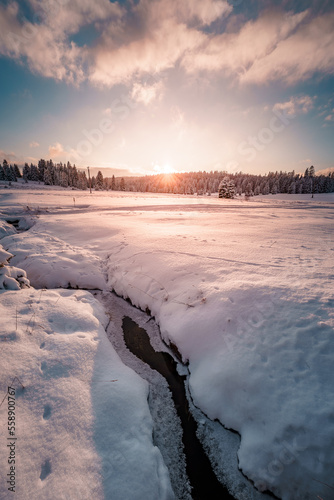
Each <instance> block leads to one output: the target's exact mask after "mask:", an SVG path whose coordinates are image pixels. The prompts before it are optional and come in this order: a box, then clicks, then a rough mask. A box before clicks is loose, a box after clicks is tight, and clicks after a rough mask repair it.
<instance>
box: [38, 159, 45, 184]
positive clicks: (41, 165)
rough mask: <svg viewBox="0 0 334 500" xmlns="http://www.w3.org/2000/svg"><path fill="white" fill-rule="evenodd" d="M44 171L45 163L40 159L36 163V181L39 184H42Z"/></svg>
mask: <svg viewBox="0 0 334 500" xmlns="http://www.w3.org/2000/svg"><path fill="white" fill-rule="evenodd" d="M45 169H46V161H45V160H43V159H40V160H39V162H38V180H39V181H41V182H44V175H45Z"/></svg>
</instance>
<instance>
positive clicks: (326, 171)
mask: <svg viewBox="0 0 334 500" xmlns="http://www.w3.org/2000/svg"><path fill="white" fill-rule="evenodd" d="M316 174H317V175H328V174H334V167H329V168H323V169H322V170H318V171H317V172H316Z"/></svg>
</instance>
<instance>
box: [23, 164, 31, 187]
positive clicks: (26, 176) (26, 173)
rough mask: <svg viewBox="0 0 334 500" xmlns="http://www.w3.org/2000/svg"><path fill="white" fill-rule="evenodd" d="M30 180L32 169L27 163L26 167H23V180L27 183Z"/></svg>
mask: <svg viewBox="0 0 334 500" xmlns="http://www.w3.org/2000/svg"><path fill="white" fill-rule="evenodd" d="M29 178H30V167H29V165H28V163H25V164H24V167H23V180H24V182H25V183H27V182H28V179H29Z"/></svg>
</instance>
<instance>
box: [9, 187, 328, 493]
mask: <svg viewBox="0 0 334 500" xmlns="http://www.w3.org/2000/svg"><path fill="white" fill-rule="evenodd" d="M9 194H10V193H8V195H7V198H6V200H5V202H7V204H8V203H10V206H11V207H12V210H13V211H14V210H16V211H17V210H18V207H19V206H22V205H23V204H24V198H25V197H27V196H29V197H30V202H31V201H34V200H35V203H36V204H37V202H38V206H39V210H40V215H39V219H38V221H36V224H35V225H34V227H33V228H32V230H30V231H29V233H24V234H22V235H14V236H7V237H6V238H4V239H3V240H2V243H3V246H4V248H6V249H7V250H9V251H10V252H11V253H13V254H15V257H14V258H13V260H12V261H13V263H14V264H15V265H17V266H20V267H22V268H23V269H25V270H27V271H28V277H29V279H30V280H31V282H32V283H42V282H43V280H44V283H45V285H44V286H64V284H63V283H64V281H65V282H66V280H65V279H61V280H60V281H61V283H59V281H57V280H59V277H58V274H59V273H60V269H61V266H62V265H64V260H65V262H66V258H68V259H69V260H70V261H71V262H72V261H73V262H76V263H77V267H76V268H75V269H73V274H72V275H73V278H72V280H73V283H74V284H77V285H78V286H80V287H81V286H83V285H82V284H81V283H82V279H83V278H82V275H81V273H82V272H83V271H85V272H86V270H87V269H88V270H89V276H88V277H85V282H86V284H89V282H90V277H92V276H97V277H98V280H99V282H100V286H99V288H102V287H103V284H102V281H103V276H104V274H103V273H105V274H107V276H108V287H109V288H113V289H114V290H115V291H116V292H117V293H118V294H120V295H122V296H124V297H129V298H130V299H131V301H132V303H133V304H135V305H137V306H139V307H140V308H141V309H143V310H145V309H149V310H150V311H151V314H152V315H154V316H155V318H156V319H157V321H158V322H159V325H160V328H161V333H162V336H163V338H164V340H165V341H166V342H167V343H173V344H174V345H175V346H176V347H177V349H178V351H179V352H180V353H181V356H182V358H183V361H184V363H187V364H188V370H189V373H190V376H189V389H190V393H191V396H192V398H193V401H194V403H195V405H196V406H197V407H199V408H200V409H201V410H202V411H203V412H205V414H206V415H207V416H208V417H209V418H210V419H218V420H219V421H220V422H221V423H222V424H224V425H225V426H226V427H229V428H231V429H234V430H236V431H237V432H238V433H239V434H240V436H241V440H240V447H239V450H238V459H239V467H240V468H241V470H242V471H243V473H244V474H245V475H246V476H248V477H249V478H250V479H251V480H252V481H254V483H255V485H256V486H257V488H258V489H259V490H261V491H264V490H267V489H268V490H270V491H272V492H273V493H274V494H275V495H277V496H278V497H279V498H282V499H283V500H310V499H314V498H317V496H319V497H320V498H323V499H324V500H329V499H331V498H333V490H332V489H331V486H333V483H332V466H333V463H334V419H333V414H334V399H333V385H334V372H333V369H332V365H333V349H334V330H333V326H334V312H333V304H334V302H333V264H334V262H333V252H334V243H333V218H334V204H333V196H329V195H325V196H324V197H322V196H321V195H317V196H316V197H315V198H314V200H311V199H308V198H306V197H305V196H300V197H298V196H294V197H289V198H284V197H267V198H265V197H261V198H259V199H258V200H256V199H255V200H251V201H250V202H246V201H243V200H242V201H241V200H218V199H217V198H214V197H211V198H210V199H207V198H205V199H204V198H201V199H199V198H194V197H180V196H173V195H172V196H165V195H148V194H146V195H139V194H126V193H125V194H124V193H122V194H119V195H118V194H113V195H112V196H110V195H105V194H104V193H101V194H100V193H99V194H97V193H95V194H94V195H92V196H91V197H90V196H89V194H82V195H80V194H78V195H77V200H76V205H77V206H76V208H75V209H74V208H73V207H71V201H72V200H71V196H70V193H66V192H63V193H61V192H56V193H55V195H54V198H53V197H52V194H51V192H50V191H48V192H47V195H44V194H43V192H38V191H32V192H30V193H29V194H27V192H25V193H24V194H21V193H20V192H18V191H16V192H14V191H12V193H11V194H10V196H11V197H9ZM5 202H4V203H5ZM52 204H53V206H54V207H56V206H61V207H62V208H61V209H59V210H57V209H56V208H54V209H53V210H52V211H49V213H47V212H45V213H43V207H50V206H51V205H52ZM8 206H9V205H8ZM62 252H63V253H62ZM63 256H65V257H63ZM14 259H15V260H14ZM37 262H38V264H37ZM101 262H104V263H105V265H104V268H103V270H101ZM40 263H43V265H45V269H46V270H47V273H48V274H47V276H45V272H44V273H42V272H41V271H40ZM65 267H66V266H65ZM66 269H67V270H69V272H70V269H71V267H70V265H68V267H67V268H66ZM64 274H66V273H64ZM43 275H44V277H42V278H41V276H43ZM39 280H40V281H39ZM104 286H106V285H104ZM92 287H93V285H92ZM94 287H96V283H94ZM8 293H10V292H8ZM15 293H16V292H15ZM18 293H26V291H22V292H18ZM80 293H81V292H80ZM47 459H48V458H47V457H45V460H47ZM240 498H243V499H244V498H245V497H244V496H243V497H241V496H240Z"/></svg>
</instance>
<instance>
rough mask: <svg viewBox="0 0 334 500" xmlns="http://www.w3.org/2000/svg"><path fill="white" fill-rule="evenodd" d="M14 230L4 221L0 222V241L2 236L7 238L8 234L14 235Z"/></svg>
mask: <svg viewBox="0 0 334 500" xmlns="http://www.w3.org/2000/svg"><path fill="white" fill-rule="evenodd" d="M15 233H16V231H15V228H14V227H13V226H12V224H8V222H6V221H4V220H0V239H1V238H3V237H4V236H8V235H9V234H15Z"/></svg>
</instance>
